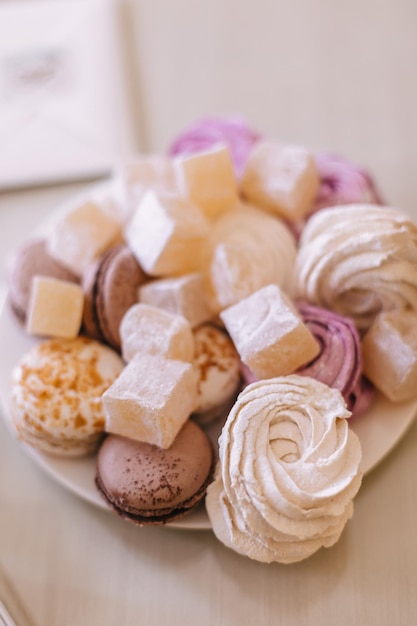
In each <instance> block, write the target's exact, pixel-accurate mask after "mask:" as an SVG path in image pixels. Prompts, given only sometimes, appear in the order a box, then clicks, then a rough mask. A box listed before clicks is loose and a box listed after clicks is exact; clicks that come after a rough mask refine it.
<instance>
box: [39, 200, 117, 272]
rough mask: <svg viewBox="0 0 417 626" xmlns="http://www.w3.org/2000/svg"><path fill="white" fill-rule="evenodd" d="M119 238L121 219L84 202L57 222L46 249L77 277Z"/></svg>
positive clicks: (69, 210)
mask: <svg viewBox="0 0 417 626" xmlns="http://www.w3.org/2000/svg"><path fill="white" fill-rule="evenodd" d="M120 237H121V227H120V223H119V221H118V219H116V218H115V217H112V216H110V215H109V214H108V213H107V212H106V211H105V210H103V208H102V207H100V206H99V205H98V204H94V203H93V202H83V203H81V204H79V205H78V204H76V205H75V206H73V207H70V208H69V209H68V210H67V211H65V213H64V214H63V215H62V216H60V217H59V218H58V219H57V220H56V221H55V223H54V225H53V227H52V229H51V232H50V234H49V236H48V242H47V247H48V251H49V253H50V254H51V256H52V257H53V258H55V259H56V260H57V261H60V262H61V263H62V264H63V265H65V267H67V268H68V269H70V270H71V271H72V272H74V274H76V275H77V276H82V275H83V273H84V272H85V270H86V269H87V267H88V266H89V265H90V264H91V263H92V262H93V261H94V260H95V259H96V258H98V257H99V256H100V255H101V254H102V253H103V252H104V251H105V250H106V249H107V248H109V247H110V246H112V245H113V244H114V243H115V242H118V241H119V240H120Z"/></svg>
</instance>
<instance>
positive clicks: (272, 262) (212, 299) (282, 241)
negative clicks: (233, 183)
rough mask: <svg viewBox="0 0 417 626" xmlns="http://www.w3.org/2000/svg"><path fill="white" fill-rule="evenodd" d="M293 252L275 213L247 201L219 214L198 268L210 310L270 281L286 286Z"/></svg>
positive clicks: (225, 305)
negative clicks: (199, 268) (268, 212)
mask: <svg viewBox="0 0 417 626" xmlns="http://www.w3.org/2000/svg"><path fill="white" fill-rule="evenodd" d="M295 256H296V247H295V241H294V238H293V236H292V234H291V233H290V231H289V230H288V228H287V227H286V226H285V224H284V223H283V222H282V221H281V220H280V219H279V218H276V217H272V216H271V215H267V214H266V213H264V212H263V211H260V210H258V209H256V208H254V207H253V206H251V205H242V206H241V207H239V209H238V210H237V211H235V212H233V213H229V214H226V215H224V216H223V217H221V218H220V219H219V220H218V221H217V222H216V223H215V224H214V225H213V227H212V229H211V232H210V234H209V236H208V237H207V239H206V240H205V242H204V247H203V251H202V273H203V276H204V281H205V287H206V293H207V299H208V303H209V306H210V308H211V309H212V311H213V313H215V314H217V313H219V312H220V311H221V310H223V309H224V308H226V307H228V306H231V305H232V304H236V303H237V302H239V301H240V300H242V299H243V298H245V297H246V296H249V295H250V294H252V293H254V292H255V291H257V290H258V289H260V288H261V287H264V286H266V285H269V284H276V285H279V286H280V287H282V288H283V289H284V290H289V288H290V285H291V279H292V273H293V267H294V261H295Z"/></svg>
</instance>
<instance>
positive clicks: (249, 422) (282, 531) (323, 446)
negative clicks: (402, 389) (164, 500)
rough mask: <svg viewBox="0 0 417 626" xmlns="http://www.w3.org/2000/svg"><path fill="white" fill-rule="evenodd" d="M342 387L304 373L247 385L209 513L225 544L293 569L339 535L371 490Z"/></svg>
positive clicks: (224, 439) (232, 418)
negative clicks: (360, 497) (363, 492)
mask: <svg viewBox="0 0 417 626" xmlns="http://www.w3.org/2000/svg"><path fill="white" fill-rule="evenodd" d="M349 416H350V413H349V411H347V409H346V407H345V403H344V401H343V398H342V396H341V394H340V392H339V391H337V390H335V389H330V388H329V387H327V386H326V385H324V384H323V383H320V382H318V381H316V380H313V379H311V378H304V377H300V376H296V375H291V376H286V377H281V378H275V379H272V380H267V381H259V382H257V383H253V384H251V385H249V386H248V387H246V388H245V389H244V391H243V392H242V393H241V394H240V395H239V397H238V400H237V402H236V404H235V405H234V407H233V408H232V410H231V412H230V414H229V416H228V418H227V420H226V424H225V426H224V427H223V431H222V434H221V437H220V441H219V445H220V449H219V455H220V460H219V465H218V468H217V472H216V477H215V480H214V482H213V483H212V484H211V485H210V486H209V488H208V493H207V496H206V508H207V512H208V515H209V518H210V521H211V524H212V527H213V531H214V533H215V535H216V536H217V538H218V539H219V540H220V541H222V542H223V543H224V544H225V545H226V546H228V547H229V548H232V549H233V550H235V551H236V552H238V553H240V554H243V555H245V556H248V557H250V558H252V559H255V560H257V561H262V562H267V563H270V562H273V561H276V562H279V563H293V562H296V561H300V560H302V559H305V558H307V557H309V556H310V555H311V554H313V553H314V552H316V551H317V550H318V549H319V548H321V547H330V546H332V545H333V544H334V543H336V542H337V540H338V539H339V537H340V535H341V533H342V531H343V529H344V527H345V524H346V522H347V521H348V519H349V518H350V517H351V516H352V513H353V498H354V497H355V495H356V493H357V492H358V490H359V487H360V484H361V470H360V461H361V447H360V443H359V439H358V437H357V436H356V434H355V433H354V432H353V431H352V429H350V428H349V427H348V421H347V419H346V418H348V417H349Z"/></svg>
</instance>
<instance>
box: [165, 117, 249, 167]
mask: <svg viewBox="0 0 417 626" xmlns="http://www.w3.org/2000/svg"><path fill="white" fill-rule="evenodd" d="M260 138H261V136H260V135H259V134H258V133H257V132H255V131H253V130H252V129H251V128H249V126H248V125H247V123H246V121H245V120H244V119H243V118H242V117H239V116H229V117H205V118H203V119H201V120H198V121H196V122H195V123H194V124H192V125H191V126H189V127H188V128H187V129H185V130H184V132H183V133H181V134H180V135H179V136H178V137H177V138H176V139H174V141H173V142H172V143H171V145H170V147H169V150H168V153H169V154H170V155H171V156H177V155H190V154H195V153H196V152H202V151H205V150H207V149H209V148H212V147H213V146H215V145H216V144H219V143H223V144H226V145H227V146H228V147H229V149H230V152H231V154H232V160H233V166H234V169H235V173H236V176H237V177H238V178H240V177H241V175H242V173H243V170H244V167H245V165H246V161H247V158H248V156H249V152H250V150H251V148H252V146H253V145H254V144H255V143H256V142H257V141H258V140H259V139H260Z"/></svg>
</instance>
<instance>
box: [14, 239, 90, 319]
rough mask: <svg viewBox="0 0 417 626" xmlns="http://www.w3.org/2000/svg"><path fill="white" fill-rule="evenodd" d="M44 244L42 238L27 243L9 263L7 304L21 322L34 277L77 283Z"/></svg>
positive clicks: (24, 316)
mask: <svg viewBox="0 0 417 626" xmlns="http://www.w3.org/2000/svg"><path fill="white" fill-rule="evenodd" d="M46 243H47V242H46V239H43V238H42V239H41V238H39V239H31V240H29V241H27V242H26V243H24V244H23V245H22V246H21V247H20V248H19V249H18V250H17V252H16V254H15V255H14V257H13V259H12V262H11V268H10V273H9V303H10V305H11V308H12V310H13V311H14V313H15V314H16V316H17V317H18V319H19V320H21V321H22V322H24V321H25V319H26V313H27V309H28V306H29V299H30V292H31V285H32V278H33V277H34V276H47V277H49V278H57V279H58V280H66V281H69V282H74V283H79V279H78V277H77V276H75V274H73V273H72V272H71V271H70V270H68V269H67V268H66V267H64V266H63V265H62V264H61V263H59V261H56V260H55V259H54V258H53V257H52V256H51V255H50V254H49V252H48V251H47V247H46Z"/></svg>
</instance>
